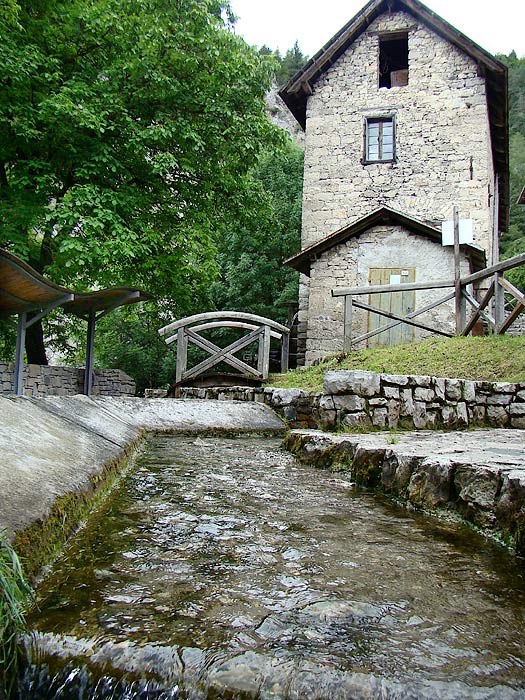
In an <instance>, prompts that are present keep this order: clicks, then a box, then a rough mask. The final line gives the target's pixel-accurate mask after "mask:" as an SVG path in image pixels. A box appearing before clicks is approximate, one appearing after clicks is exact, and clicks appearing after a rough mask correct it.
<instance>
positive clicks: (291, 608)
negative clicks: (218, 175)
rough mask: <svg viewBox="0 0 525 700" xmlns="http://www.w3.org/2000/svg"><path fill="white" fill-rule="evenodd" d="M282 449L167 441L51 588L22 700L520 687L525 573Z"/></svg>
mask: <svg viewBox="0 0 525 700" xmlns="http://www.w3.org/2000/svg"><path fill="white" fill-rule="evenodd" d="M279 445H280V442H279V440H276V439H272V438H262V437H250V438H247V437H242V438H222V437H221V438H216V437H195V436H192V437H180V436H168V437H166V436H160V437H154V438H151V439H150V440H149V443H148V445H147V449H146V450H145V451H144V453H143V455H142V457H141V458H140V459H139V460H138V462H137V464H136V468H135V469H134V470H133V471H132V472H131V473H130V474H129V475H128V476H127V477H126V478H125V479H124V480H123V481H122V482H121V484H120V486H119V488H117V489H116V490H115V491H114V492H113V494H112V496H111V497H110V499H108V501H107V502H106V504H105V505H104V506H103V508H102V510H101V511H99V512H98V513H97V514H96V517H95V518H93V519H92V520H91V521H90V522H89V523H88V525H87V526H86V527H85V528H83V529H82V531H81V532H80V533H79V534H78V535H77V536H76V538H75V539H74V540H73V541H72V543H71V544H70V546H69V547H68V548H67V550H66V552H65V554H64V556H63V557H62V558H61V559H60V560H59V562H58V563H57V564H56V566H55V567H54V569H53V571H52V572H51V573H50V575H49V576H48V577H47V578H46V579H45V580H44V581H43V582H42V584H41V586H40V588H39V592H38V593H39V606H40V611H39V612H37V613H35V614H34V615H33V616H32V619H31V620H30V623H31V626H32V628H33V629H34V630H35V632H34V634H33V639H32V643H31V646H32V654H33V659H34V665H33V666H32V667H31V668H30V669H29V670H28V672H27V674H26V677H25V678H24V680H23V685H22V690H21V697H22V698H23V699H24V700H25V699H26V698H27V699H33V698H34V699H35V700H36V699H37V698H42V699H43V698H46V699H49V700H52V699H56V700H58V699H60V698H64V699H65V698H72V699H73V698H74V700H84V698H85V699H86V700H87V699H88V698H157V699H158V700H160V699H161V698H188V699H189V700H200V699H202V700H204V699H207V698H246V699H248V698H254V699H255V698H257V699H258V700H266V699H267V698H268V699H269V698H272V699H275V700H277V699H278V698H279V699H280V698H290V699H292V698H294V699H297V700H299V698H305V699H307V700H312V699H317V698H318V699H319V700H320V699H324V698H326V699H327V700H337V699H339V698H341V699H342V698H345V699H347V700H350V699H353V698H355V699H356V700H361V698H363V699H365V698H366V699H367V700H372V699H374V698H382V699H386V698H392V699H393V698H399V699H401V698H405V699H412V698H414V699H415V698H436V700H437V699H438V698H439V700H444V699H446V698H494V700H496V699H497V700H505V699H506V698H513V699H514V698H525V624H524V610H525V605H524V604H525V577H524V574H525V570H524V568H523V564H522V563H520V562H519V561H516V560H514V559H513V558H512V557H511V556H509V555H508V554H507V553H506V552H504V551H503V550H502V549H500V548H498V547H496V546H493V545H490V544H487V542H486V541H485V540H483V539H482V538H481V537H478V536H477V535H476V534H474V533H472V532H471V531H469V530H466V529H460V528H458V527H457V526H455V525H451V524H445V523H443V522H440V521H437V520H434V519H431V518H425V517H423V516H419V515H415V514H414V513H409V512H407V511H405V510H403V509H401V508H397V507H395V506H393V505H392V504H389V503H387V502H383V501H381V500H379V499H377V498H376V497H374V496H372V495H369V494H363V493H358V492H356V490H355V489H354V488H353V486H352V484H351V483H350V482H349V481H348V478H347V476H346V475H345V474H344V473H331V472H328V471H322V470H318V469H315V468H313V467H308V466H304V465H302V464H300V463H299V462H297V461H296V460H295V459H294V458H293V457H292V456H291V455H289V454H288V453H286V452H285V451H283V450H282V449H281V448H280V446H279Z"/></svg>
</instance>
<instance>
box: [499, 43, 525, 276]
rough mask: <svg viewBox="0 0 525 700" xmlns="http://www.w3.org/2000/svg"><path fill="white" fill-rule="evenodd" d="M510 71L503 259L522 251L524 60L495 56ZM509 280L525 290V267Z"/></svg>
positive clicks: (524, 246) (524, 210)
mask: <svg viewBox="0 0 525 700" xmlns="http://www.w3.org/2000/svg"><path fill="white" fill-rule="evenodd" d="M498 58H499V59H500V60H501V61H502V62H503V63H505V64H506V66H507V67H508V71H509V127H510V140H509V151H510V226H509V232H508V233H507V234H505V235H504V236H503V238H502V240H501V250H502V253H503V256H504V257H511V256H513V255H518V253H523V252H525V207H524V206H518V205H517V204H516V200H517V198H518V196H519V194H520V192H521V190H522V189H523V187H524V186H525V57H523V58H518V57H517V56H516V54H515V52H512V53H511V54H509V55H508V56H498ZM508 277H509V279H511V280H512V282H514V284H516V285H518V286H519V287H520V288H521V289H523V290H525V268H524V267H520V268H517V269H516V270H511V271H510V272H509V273H508Z"/></svg>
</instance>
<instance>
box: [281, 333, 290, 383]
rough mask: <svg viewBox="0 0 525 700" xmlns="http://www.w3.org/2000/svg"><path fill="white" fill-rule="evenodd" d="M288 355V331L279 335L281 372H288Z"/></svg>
mask: <svg viewBox="0 0 525 700" xmlns="http://www.w3.org/2000/svg"><path fill="white" fill-rule="evenodd" d="M289 355H290V333H283V334H282V336H281V373H282V374H285V373H286V372H288V358H289Z"/></svg>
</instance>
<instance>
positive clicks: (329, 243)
mask: <svg viewBox="0 0 525 700" xmlns="http://www.w3.org/2000/svg"><path fill="white" fill-rule="evenodd" d="M388 223H393V224H397V225H399V226H403V227H405V228H407V229H408V230H409V231H412V233H415V234H416V235H422V236H425V237H426V238H429V239H430V240H432V241H434V242H435V243H437V244H439V245H441V231H440V230H439V229H437V228H435V227H434V226H430V225H429V224H426V223H424V222H423V221H419V220H418V219H414V218H412V217H410V216H407V215H406V214H402V213H401V212H398V211H396V210H395V209H389V208H388V207H380V208H379V209H376V210H375V211H373V212H371V213H370V214H368V215H367V216H365V217H363V218H361V219H358V220H357V221H354V222H353V223H352V224H350V225H349V226H345V227H343V228H341V229H339V230H337V231H335V232H334V233H331V234H330V235H329V236H326V238H323V239H322V240H320V241H317V242H316V243H313V244H312V245H310V246H308V247H307V248H304V249H303V250H301V251H300V252H299V253H296V255H293V256H291V257H290V258H287V259H286V260H284V261H283V265H288V266H289V267H293V268H294V269H295V270H297V271H298V272H301V273H302V274H303V275H306V276H307V277H309V276H310V268H311V264H312V262H313V261H315V260H316V259H317V258H318V257H319V256H320V255H322V254H323V253H325V252H326V251H328V250H331V249H332V248H334V247H335V246H337V245H340V244H341V243H344V242H346V241H347V240H348V239H349V238H353V237H355V236H359V235H361V233H364V232H365V231H368V230H369V229H370V228H372V227H373V226H380V225H381V224H388ZM464 249H465V251H466V253H467V255H468V256H469V258H470V259H471V261H472V265H473V268H474V269H475V270H478V269H479V270H481V269H483V267H484V266H485V265H486V257H485V251H483V249H481V248H477V247H475V246H470V245H466V246H465V247H464Z"/></svg>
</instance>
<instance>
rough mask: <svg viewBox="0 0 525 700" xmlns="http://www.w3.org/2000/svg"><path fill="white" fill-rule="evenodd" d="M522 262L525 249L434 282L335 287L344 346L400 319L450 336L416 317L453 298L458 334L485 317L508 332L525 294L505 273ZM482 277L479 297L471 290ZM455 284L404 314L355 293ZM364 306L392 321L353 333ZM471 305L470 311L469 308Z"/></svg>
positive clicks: (524, 307)
mask: <svg viewBox="0 0 525 700" xmlns="http://www.w3.org/2000/svg"><path fill="white" fill-rule="evenodd" d="M520 265H525V253H522V254H521V255H516V256H514V257H513V258H509V259H508V260H504V261H502V262H499V263H497V264H496V265H492V266H491V267H487V268H485V269H484V270H480V271H479V272H475V273H474V274H471V275H468V276H466V277H457V278H456V279H453V280H438V281H434V282H409V283H406V284H388V285H376V286H370V287H354V288H351V287H341V288H336V289H332V296H333V297H344V346H343V347H344V350H345V352H348V351H350V350H351V349H352V346H354V345H357V344H358V343H361V342H363V341H365V340H368V339H369V338H372V337H373V336H376V335H379V333H383V332H384V331H387V330H390V329H391V328H394V327H395V326H397V325H399V324H400V323H406V324H408V325H409V326H413V327H415V328H419V329H422V330H425V331H428V332H430V333H433V334H437V335H443V336H448V337H451V336H453V335H454V333H450V332H448V331H445V330H444V329H443V328H439V327H436V326H432V325H429V324H427V323H422V322H421V321H416V320H415V319H416V318H417V317H418V316H421V315H422V314H424V313H426V312H428V311H431V310H432V309H434V308H436V307H437V306H440V305H441V304H444V303H446V302H449V301H451V300H452V299H454V301H455V309H456V333H455V335H469V333H471V332H472V330H473V328H474V327H475V325H476V323H477V322H478V321H480V320H482V321H484V322H485V323H486V324H487V325H488V326H489V328H490V329H491V330H492V332H493V333H497V334H503V333H505V332H506V331H507V330H508V329H509V328H510V326H511V325H512V324H513V323H514V321H515V320H516V319H517V318H518V316H519V315H520V314H521V313H523V311H525V295H524V294H523V293H522V292H520V290H519V289H517V288H516V287H515V286H514V285H513V284H511V283H510V282H509V281H508V280H506V279H505V278H504V277H503V273H504V272H505V271H507V270H511V269H513V268H515V267H519V266H520ZM483 280H490V283H489V286H488V289H487V290H486V291H485V292H484V294H483V297H482V298H481V299H480V300H479V301H478V300H477V299H476V298H475V297H474V294H473V292H472V289H471V286H472V285H473V284H474V283H478V284H479V283H480V282H482V281H483ZM446 288H453V291H451V292H447V294H445V295H444V296H443V297H440V298H439V299H437V300H436V301H433V302H432V303H430V304H427V305H426V306H424V307H423V308H420V309H414V310H413V311H411V312H410V313H408V314H406V315H405V316H401V315H397V314H394V313H391V312H389V311H385V310H384V309H380V308H378V307H376V306H372V305H371V304H366V303H365V302H363V301H359V300H358V299H356V298H355V297H359V296H363V295H370V294H385V293H394V292H406V291H411V290H425V289H446ZM354 307H355V308H358V309H363V310H365V311H368V312H370V313H375V314H378V315H379V316H383V317H386V318H388V319H391V322H390V323H387V324H385V325H383V326H380V327H378V328H375V329H374V330H371V331H369V332H368V333H363V334H361V335H358V336H356V337H353V336H352V315H353V309H354ZM469 307H470V308H471V312H470V315H469V314H468V308H469Z"/></svg>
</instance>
